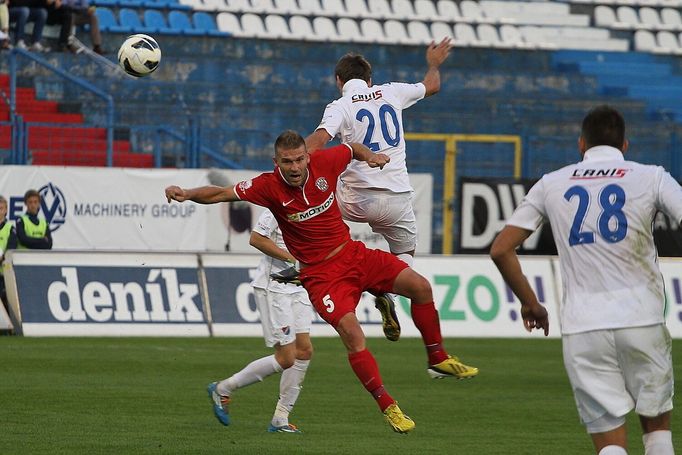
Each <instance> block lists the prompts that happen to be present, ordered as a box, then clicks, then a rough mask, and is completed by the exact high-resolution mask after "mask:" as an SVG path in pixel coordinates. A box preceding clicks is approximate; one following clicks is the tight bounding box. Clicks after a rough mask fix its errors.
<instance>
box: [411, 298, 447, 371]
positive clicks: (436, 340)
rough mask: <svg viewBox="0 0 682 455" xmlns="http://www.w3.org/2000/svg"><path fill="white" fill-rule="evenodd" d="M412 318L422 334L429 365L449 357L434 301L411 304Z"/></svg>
mask: <svg viewBox="0 0 682 455" xmlns="http://www.w3.org/2000/svg"><path fill="white" fill-rule="evenodd" d="M410 311H411V312H412V320H413V321H414V325H416V326H417V329H419V332H420V333H421V334H422V340H424V346H426V353H427V354H428V356H429V365H436V364H437V363H441V362H442V361H443V360H445V359H447V358H448V353H447V352H445V349H444V348H443V337H442V336H441V334H440V319H439V318H438V311H436V307H435V305H434V304H433V302H429V303H421V304H415V303H413V304H412V305H411V306H410Z"/></svg>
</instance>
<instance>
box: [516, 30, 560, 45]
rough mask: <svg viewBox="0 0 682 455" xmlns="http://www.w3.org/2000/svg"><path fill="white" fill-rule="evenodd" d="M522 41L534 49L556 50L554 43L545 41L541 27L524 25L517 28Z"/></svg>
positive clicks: (545, 37)
mask: <svg viewBox="0 0 682 455" xmlns="http://www.w3.org/2000/svg"><path fill="white" fill-rule="evenodd" d="M519 30H520V31H521V35H522V36H523V40H524V41H525V42H527V43H531V44H533V46H534V47H536V48H538V49H558V48H559V46H557V45H556V44H555V43H553V42H551V41H550V40H548V39H547V36H546V35H545V32H544V29H543V27H537V26H535V25H525V26H523V27H519Z"/></svg>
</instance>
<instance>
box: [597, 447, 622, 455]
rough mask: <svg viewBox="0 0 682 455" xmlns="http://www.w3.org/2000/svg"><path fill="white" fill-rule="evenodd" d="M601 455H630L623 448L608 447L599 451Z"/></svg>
mask: <svg viewBox="0 0 682 455" xmlns="http://www.w3.org/2000/svg"><path fill="white" fill-rule="evenodd" d="M599 455H628V452H627V451H626V450H625V449H624V448H623V447H621V446H606V447H604V448H603V449H601V450H600V451H599Z"/></svg>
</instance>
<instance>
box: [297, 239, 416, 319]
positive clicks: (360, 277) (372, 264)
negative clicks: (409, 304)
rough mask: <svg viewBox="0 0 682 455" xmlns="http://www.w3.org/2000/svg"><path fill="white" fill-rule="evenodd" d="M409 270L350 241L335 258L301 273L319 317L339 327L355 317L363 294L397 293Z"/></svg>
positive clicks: (390, 257) (399, 263)
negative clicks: (403, 274) (397, 281)
mask: <svg viewBox="0 0 682 455" xmlns="http://www.w3.org/2000/svg"><path fill="white" fill-rule="evenodd" d="M407 267H408V265H407V264H406V263H404V262H403V261H401V260H400V259H398V258H397V257H395V256H394V255H392V254H391V253H387V252H386V251H381V250H373V249H370V248H367V247H366V246H365V244H364V243H362V242H357V241H354V240H350V241H349V242H348V243H347V244H346V246H344V247H343V249H341V251H339V252H338V253H336V254H335V255H334V256H332V257H331V258H329V259H325V260H324V261H322V262H320V263H318V264H315V265H312V266H309V267H306V268H304V269H303V270H301V281H302V283H303V287H304V288H305V289H306V291H308V296H309V297H310V301H311V302H312V303H313V306H314V307H315V310H317V313H318V314H319V315H320V316H321V317H322V319H324V320H325V321H327V322H328V323H329V324H331V325H332V327H336V326H337V324H338V323H339V320H340V319H341V318H342V317H343V316H344V315H346V314H347V313H355V308H356V307H357V305H358V303H359V302H360V296H361V295H362V291H372V292H376V293H383V292H393V283H394V282H395V279H396V277H397V276H398V274H399V273H400V272H402V271H403V270H405V269H406V268H407Z"/></svg>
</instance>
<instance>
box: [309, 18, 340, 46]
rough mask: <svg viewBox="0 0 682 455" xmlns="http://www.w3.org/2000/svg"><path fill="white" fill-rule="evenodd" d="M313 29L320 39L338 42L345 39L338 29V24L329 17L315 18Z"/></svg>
mask: <svg viewBox="0 0 682 455" xmlns="http://www.w3.org/2000/svg"><path fill="white" fill-rule="evenodd" d="M313 30H314V32H315V36H316V37H317V39H319V40H320V41H331V42H338V41H342V40H343V39H342V38H341V37H340V36H339V34H338V32H337V31H336V24H334V21H333V20H331V19H330V18H329V17H326V16H317V17H316V18H315V19H313Z"/></svg>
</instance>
